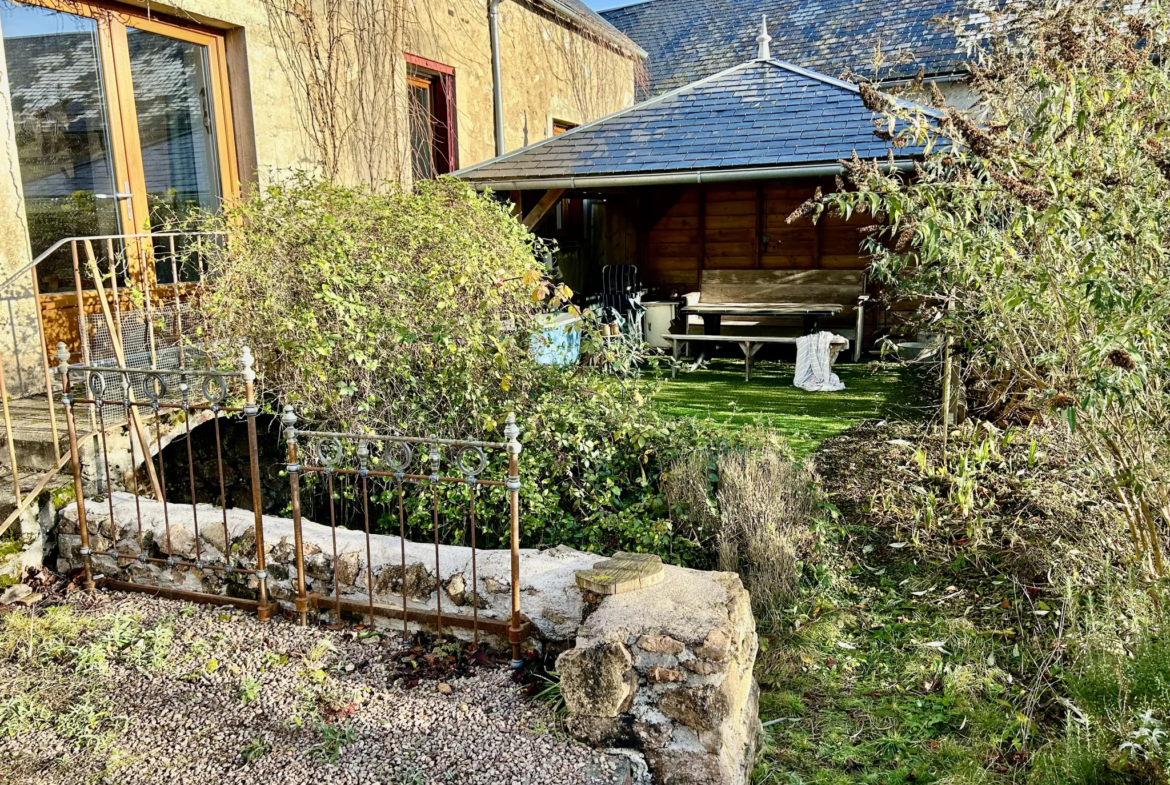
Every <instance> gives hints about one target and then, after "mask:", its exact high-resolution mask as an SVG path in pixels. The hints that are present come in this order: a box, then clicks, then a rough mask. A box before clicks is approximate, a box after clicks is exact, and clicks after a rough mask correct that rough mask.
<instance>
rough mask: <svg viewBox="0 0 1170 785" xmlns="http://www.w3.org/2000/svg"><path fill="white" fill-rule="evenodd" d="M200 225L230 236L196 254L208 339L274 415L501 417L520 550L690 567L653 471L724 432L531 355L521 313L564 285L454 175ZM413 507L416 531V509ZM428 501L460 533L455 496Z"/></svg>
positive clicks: (285, 198) (447, 422)
mask: <svg viewBox="0 0 1170 785" xmlns="http://www.w3.org/2000/svg"><path fill="white" fill-rule="evenodd" d="M217 220H219V221H220V223H221V226H222V227H223V228H225V229H227V230H229V231H230V235H229V239H228V240H227V241H226V242H225V243H224V244H223V245H221V246H213V247H208V248H205V249H204V250H203V252H204V255H205V256H206V258H207V261H208V263H209V265H210V269H211V275H210V276H209V278H210V280H212V281H213V282H214V283H213V284H212V286H213V289H212V290H211V291H210V292H209V294H208V298H207V301H208V308H209V311H210V318H209V319H208V320H207V323H208V325H209V327H208V329H210V330H211V331H212V334H211V335H210V336H209V337H210V338H211V339H212V340H211V341H210V343H211V344H212V345H219V346H222V347H224V349H225V351H226V350H227V347H228V346H238V345H239V344H240V343H245V342H246V343H249V344H251V345H252V346H253V347H254V348H255V350H256V356H257V361H258V364H259V365H258V372H259V374H260V376H261V380H262V383H263V387H264V389H265V391H266V393H267V395H268V400H269V402H270V403H271V404H272V405H274V406H275V405H277V404H285V403H291V404H292V405H294V406H295V407H296V409H297V411H298V413H299V414H300V415H301V416H302V417H305V418H306V419H307V420H308V421H309V422H310V423H311V424H312V425H313V426H317V427H321V426H324V427H327V428H331V429H332V428H338V429H345V430H350V431H365V430H368V431H376V432H380V433H390V434H398V435H419V434H429V433H434V434H438V435H440V436H443V437H451V438H471V439H484V438H488V439H498V438H500V427H501V426H502V423H503V421H504V418H505V417H506V416H507V414H508V413H510V412H515V414H516V416H517V419H518V420H519V421H520V423H521V426H522V435H521V441H522V443H523V445H524V449H523V452H522V454H521V456H520V469H521V477H522V481H523V488H522V491H521V505H522V507H521V510H522V528H523V538H524V540H525V542H526V543H527V544H532V545H537V544H547V545H555V544H559V543H566V544H569V545H572V546H575V547H579V548H586V549H590V550H595V551H602V552H609V551H613V550H616V549H619V548H624V549H627V550H637V551H650V552H656V553H660V554H662V555H663V556H665V557H667V558H669V559H672V560H674V561H676V562H683V563H697V562H702V561H703V559H704V558H706V557H705V555H704V552H703V549H702V548H701V546H700V541H699V538H698V537H696V536H692V535H691V534H690V533H679V532H677V531H676V530H675V528H674V527H673V526H672V523H671V520H670V518H669V516H668V514H667V504H666V503H665V501H664V499H663V496H662V489H661V483H660V475H661V472H662V467H663V466H665V465H668V464H669V462H671V461H673V460H675V459H676V458H678V457H679V456H680V455H682V454H684V453H686V452H687V451H689V450H694V449H696V448H701V447H702V445H704V444H707V443H710V442H712V441H714V440H717V439H720V438H722V437H721V436H720V435H719V434H718V433H716V432H714V430H713V427H712V426H710V425H705V424H702V423H695V422H693V421H690V420H668V419H665V418H663V417H661V416H660V415H659V414H658V413H657V412H656V411H655V410H654V409H653V408H652V407H651V405H650V399H651V397H652V394H653V385H652V384H651V383H649V382H647V381H645V380H643V379H639V378H638V377H637V376H636V375H631V376H624V375H611V374H606V373H603V372H602V371H601V370H599V369H595V368H589V367H582V366H574V367H570V368H557V367H548V366H541V365H538V364H537V363H535V362H534V361H533V359H532V357H531V355H530V343H529V341H530V336H531V332H532V323H533V318H534V316H535V315H536V314H537V313H538V312H539V311H542V310H545V309H546V308H548V307H549V306H552V307H556V306H558V305H561V304H562V299H563V297H564V296H565V295H567V294H568V293H567V292H566V291H564V290H563V289H562V290H558V289H555V288H554V287H552V285H551V284H549V283H548V282H547V281H546V280H545V279H544V273H545V271H544V269H543V268H542V267H541V266H540V264H539V263H538V262H537V261H536V258H537V255H536V253H535V251H536V250H537V249H536V248H535V247H534V244H535V242H536V241H535V239H534V238H533V236H532V235H531V234H529V233H528V231H527V230H526V229H525V228H524V227H523V226H522V225H521V224H520V223H518V222H517V221H516V220H515V218H514V217H512V215H511V214H510V213H509V211H508V210H507V209H506V208H505V207H504V206H503V205H501V204H499V203H497V202H496V201H494V200H493V199H491V198H489V197H487V196H483V195H479V194H477V193H475V192H474V191H473V190H472V189H470V188H469V187H467V186H466V185H463V184H461V183H458V182H456V181H453V180H440V181H437V182H423V183H418V184H416V186H415V190H414V192H413V193H411V192H404V191H397V190H392V191H390V192H388V193H374V192H372V191H370V190H366V189H360V188H359V189H350V188H343V187H339V186H336V185H332V184H328V183H323V182H315V181H310V180H298V181H295V182H293V183H290V184H288V185H286V186H281V187H274V188H270V189H268V190H266V191H264V192H263V193H260V194H257V195H255V196H253V197H251V198H249V199H247V200H245V201H243V202H241V203H239V204H236V205H233V206H231V207H229V208H228V209H227V210H226V212H225V213H224V215H223V216H222V217H220V218H219V219H217ZM585 329H586V330H589V329H590V328H589V325H588V324H586V327H585ZM586 343H587V344H589V345H600V343H601V342H600V341H592V340H586ZM497 468H498V467H497ZM502 494H503V491H502V489H494V490H492V491H490V492H486V491H485V492H484V493H483V495H484V496H489V497H495V502H500V501H502V499H501V498H500V497H502ZM415 498H416V502H417V503H416V504H415V505H414V506H413V507H412V509H411V510H410V511H409V512H410V515H411V522H412V524H413V527H412V528H413V530H414V532H415V534H416V535H420V536H421V534H422V532H423V531H426V530H427V528H428V527H429V526H430V522H431V517H430V514H431V511H430V508H429V506H428V505H429V500H418V499H417V497H415ZM383 500H384V501H389V499H388V498H386V499H383ZM375 501H376V502H377V501H378V499H375ZM488 501H489V502H490V501H491V499H489V500H488ZM440 504H441V505H442V509H441V513H442V515H441V518H442V521H443V526H444V527H445V528H446V530H447V531H446V532H445V534H446V536H447V537H448V538H449V539H454V540H456V541H458V540H459V538H460V537H461V536H464V534H465V532H466V525H465V524H466V520H465V516H466V509H467V507H466V504H467V503H466V490H465V489H463V488H451V489H448V490H446V491H444V495H443V496H442V497H441V498H440ZM382 509H383V512H386V513H387V517H386V518H385V519H384V520H383V521H382V522H381V525H382V527H383V528H384V529H391V530H393V531H397V512H396V507H395V508H393V510H391V509H389V507H385V508H382ZM504 510H506V505H504V504H500V503H485V504H484V505H483V507H482V508H481V511H480V514H481V517H480V519H479V521H478V525H479V526H480V527H481V531H480V539H479V544H480V545H482V546H485V547H491V546H493V545H498V544H503V543H505V542H506V537H507V532H508V529H507V526H506V522H505V521H504V520H503V512H504ZM375 514H377V510H375Z"/></svg>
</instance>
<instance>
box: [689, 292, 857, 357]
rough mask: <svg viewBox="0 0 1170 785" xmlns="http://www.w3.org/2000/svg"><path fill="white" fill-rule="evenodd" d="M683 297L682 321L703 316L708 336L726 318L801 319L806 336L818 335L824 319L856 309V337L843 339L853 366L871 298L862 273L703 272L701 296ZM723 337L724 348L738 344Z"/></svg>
mask: <svg viewBox="0 0 1170 785" xmlns="http://www.w3.org/2000/svg"><path fill="white" fill-rule="evenodd" d="M686 298H687V304H686V305H685V306H683V308H682V313H683V314H684V317H685V316H686V315H689V314H694V315H696V316H700V317H702V319H703V332H704V333H705V335H706V336H709V337H711V336H713V337H720V332H721V330H722V319H723V317H724V316H758V317H774V316H800V317H802V318H803V320H804V325H803V326H804V332H805V333H811V332H816V331H817V329H818V327H819V324H818V322H819V320H820V319H821V318H822V317H825V316H837V315H839V314H842V313H844V312H846V311H848V310H851V309H856V312H857V326H856V332H855V334H854V335H853V336H848V335H847V336H845V337H852V338H853V359H854V361H856V360H858V359H860V357H861V339H862V332H863V330H864V329H865V303H866V301H867V300H868V299H869V296H868V295H867V294H866V293H865V271H863V270H704V271H703V273H702V277H701V279H700V283H699V291H698V292H691V293H689V294H687V295H686ZM692 337H693V336H692ZM722 337H723V340H724V342H726V343H730V342H731V340H736V341H737V342H738V341H739V340H741V339H742V336H722ZM755 340H761V339H755ZM772 342H773V343H791V342H792V341H772ZM741 348H742V347H741Z"/></svg>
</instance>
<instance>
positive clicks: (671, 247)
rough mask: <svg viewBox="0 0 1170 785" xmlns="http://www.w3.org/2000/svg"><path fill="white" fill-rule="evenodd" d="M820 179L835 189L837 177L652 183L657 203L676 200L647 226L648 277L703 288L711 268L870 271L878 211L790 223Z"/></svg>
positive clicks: (643, 244)
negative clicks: (868, 236)
mask: <svg viewBox="0 0 1170 785" xmlns="http://www.w3.org/2000/svg"><path fill="white" fill-rule="evenodd" d="M818 185H819V186H820V187H821V188H822V189H823V190H824V191H826V192H827V191H830V190H832V188H833V183H832V181H828V180H823V181H817V180H802V181H777V182H764V183H742V184H741V183H732V184H728V185H722V184H721V185H707V186H694V187H689V188H685V189H682V188H675V189H673V190H671V189H666V188H661V189H644V190H645V192H647V193H648V194H649V196H648V197H647V199H648V200H649V201H650V202H655V201H657V202H659V203H664V204H665V203H669V204H668V206H666V207H663V208H661V209H660V211H659V214H658V215H656V216H655V220H653V221H650V222H648V223H646V224H645V225H643V226H640V227H639V243H640V249H641V258H640V260H639V263H640V264H641V265H642V266H643V268H644V270H645V273H644V275H643V279H644V280H645V281H646V283H647V285H649V286H651V287H655V286H662V287H665V288H679V289H680V290H683V291H685V290H686V289H685V288H684V287H685V286H688V285H689V286H693V287H694V288H695V289H696V290H697V287H698V285H699V276H698V272H699V271H700V270H704V269H706V270H750V269H757V268H758V269H765V270H815V269H825V270H864V269H865V268H866V267H867V265H868V259H867V258H866V256H865V255H864V254H863V253H862V251H861V243H862V240H863V239H864V237H863V236H862V235H861V234H860V233H859V229H861V228H862V227H864V226H868V225H869V224H871V223H872V222H873V219H872V217H870V216H864V215H862V216H854V217H853V218H852V219H851V220H849V221H845V220H844V219H842V218H839V217H834V216H823V217H822V218H821V220H820V222H819V223H818V224H814V223H813V222H812V221H811V220H810V219H807V218H802V219H800V220H798V221H795V222H794V223H791V224H789V223H788V221H787V219H788V216H789V215H790V214H791V213H792V211H793V210H796V209H797V208H798V207H800V205H801V204H803V203H804V202H805V201H806V200H807V199H809V198H810V197H811V196H812V195H813V192H814V190H815V188H816V187H817V186H818Z"/></svg>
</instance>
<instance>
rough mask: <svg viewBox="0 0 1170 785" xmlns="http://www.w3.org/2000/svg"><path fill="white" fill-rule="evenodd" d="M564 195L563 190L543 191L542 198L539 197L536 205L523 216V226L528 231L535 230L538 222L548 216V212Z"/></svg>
mask: <svg viewBox="0 0 1170 785" xmlns="http://www.w3.org/2000/svg"><path fill="white" fill-rule="evenodd" d="M564 195H565V189H564V188H553V189H552V190H550V191H545V193H544V196H542V197H540V201H539V202H537V203H536V207H533V208H532V210H531V211H530V212H529V213H528V215H526V216H524V226H525V227H526V228H528V229H535V228H536V225H537V224H538V223H540V220H541V219H542V218H544V217H545V216H546V215H548V211H549V210H551V209H553V208H554V207H556V204H557V202H559V201H560V200H561V197H562V196H564Z"/></svg>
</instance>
